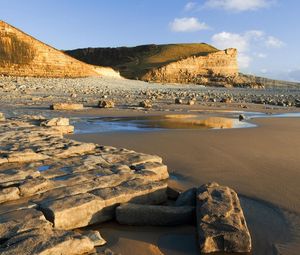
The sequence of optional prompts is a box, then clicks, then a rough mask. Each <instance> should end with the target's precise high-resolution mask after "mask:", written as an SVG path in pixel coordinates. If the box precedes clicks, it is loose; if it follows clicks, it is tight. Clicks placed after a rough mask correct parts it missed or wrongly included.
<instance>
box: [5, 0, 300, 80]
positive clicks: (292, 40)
mask: <svg viewBox="0 0 300 255" xmlns="http://www.w3.org/2000/svg"><path fill="white" fill-rule="evenodd" d="M0 20H3V21H5V22H7V23H9V24H11V25H13V26H15V27H17V28H19V29H21V30H23V31H24V32H26V33H28V34H30V35H32V36H34V37H35V38H37V39H39V40H41V41H43V42H45V43H47V44H50V45H51V46H54V47H56V48H58V49H75V48H85V47H115V46H136V45H141V44H152V43H155V44H167V43H198V42H199V43H200V42H205V43H209V44H212V45H213V46H215V47H217V48H219V49H225V48H230V47H234V48H237V49H238V52H239V57H238V62H239V67H240V70H241V71H242V72H244V73H250V74H256V75H260V76H265V77H270V78H276V79H287V80H295V81H300V52H299V46H300V27H299V26H300V1H299V0H0Z"/></svg>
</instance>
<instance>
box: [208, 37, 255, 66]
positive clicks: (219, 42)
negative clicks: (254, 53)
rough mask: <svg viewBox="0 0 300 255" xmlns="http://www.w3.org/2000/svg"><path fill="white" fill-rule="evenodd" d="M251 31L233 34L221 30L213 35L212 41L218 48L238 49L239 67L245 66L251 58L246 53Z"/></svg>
mask: <svg viewBox="0 0 300 255" xmlns="http://www.w3.org/2000/svg"><path fill="white" fill-rule="evenodd" d="M250 37H251V33H250V31H248V32H246V33H245V34H234V33H228V32H222V33H218V34H215V35H213V37H212V43H213V45H214V46H216V47H217V48H219V49H226V48H236V49H238V62H239V66H240V67H241V68H247V67H249V65H250V62H251V60H252V58H251V57H250V56H249V55H247V54H246V53H247V51H248V50H249V47H250V45H249V43H250Z"/></svg>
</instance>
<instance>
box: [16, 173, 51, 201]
mask: <svg viewBox="0 0 300 255" xmlns="http://www.w3.org/2000/svg"><path fill="white" fill-rule="evenodd" d="M51 188H53V185H52V183H51V181H50V180H48V179H46V178H43V177H42V176H39V177H37V178H30V179H29V178H28V179H25V180H24V182H23V183H22V184H21V185H20V186H19V189H20V193H21V195H22V196H24V197H26V196H30V195H33V194H38V193H42V192H45V191H47V190H49V189H51Z"/></svg>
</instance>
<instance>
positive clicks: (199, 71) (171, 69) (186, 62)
mask: <svg viewBox="0 0 300 255" xmlns="http://www.w3.org/2000/svg"><path fill="white" fill-rule="evenodd" d="M236 76H238V65H237V50H236V49H227V50H224V51H217V52H213V53H209V54H207V55H206V56H192V57H188V58H185V59H182V60H178V61H176V62H172V63H169V64H166V65H165V66H162V67H158V68H154V69H152V70H150V71H148V72H147V73H146V74H145V75H143V76H142V77H140V79H141V80H144V81H153V82H163V83H164V82H166V83H196V84H213V83H216V85H218V83H220V82H221V81H222V80H224V78H225V79H227V78H230V77H236Z"/></svg>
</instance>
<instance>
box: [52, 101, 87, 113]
mask: <svg viewBox="0 0 300 255" xmlns="http://www.w3.org/2000/svg"><path fill="white" fill-rule="evenodd" d="M50 109H51V110H58V111H70V110H82V109H83V104H75V103H55V104H53V105H51V106H50Z"/></svg>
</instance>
